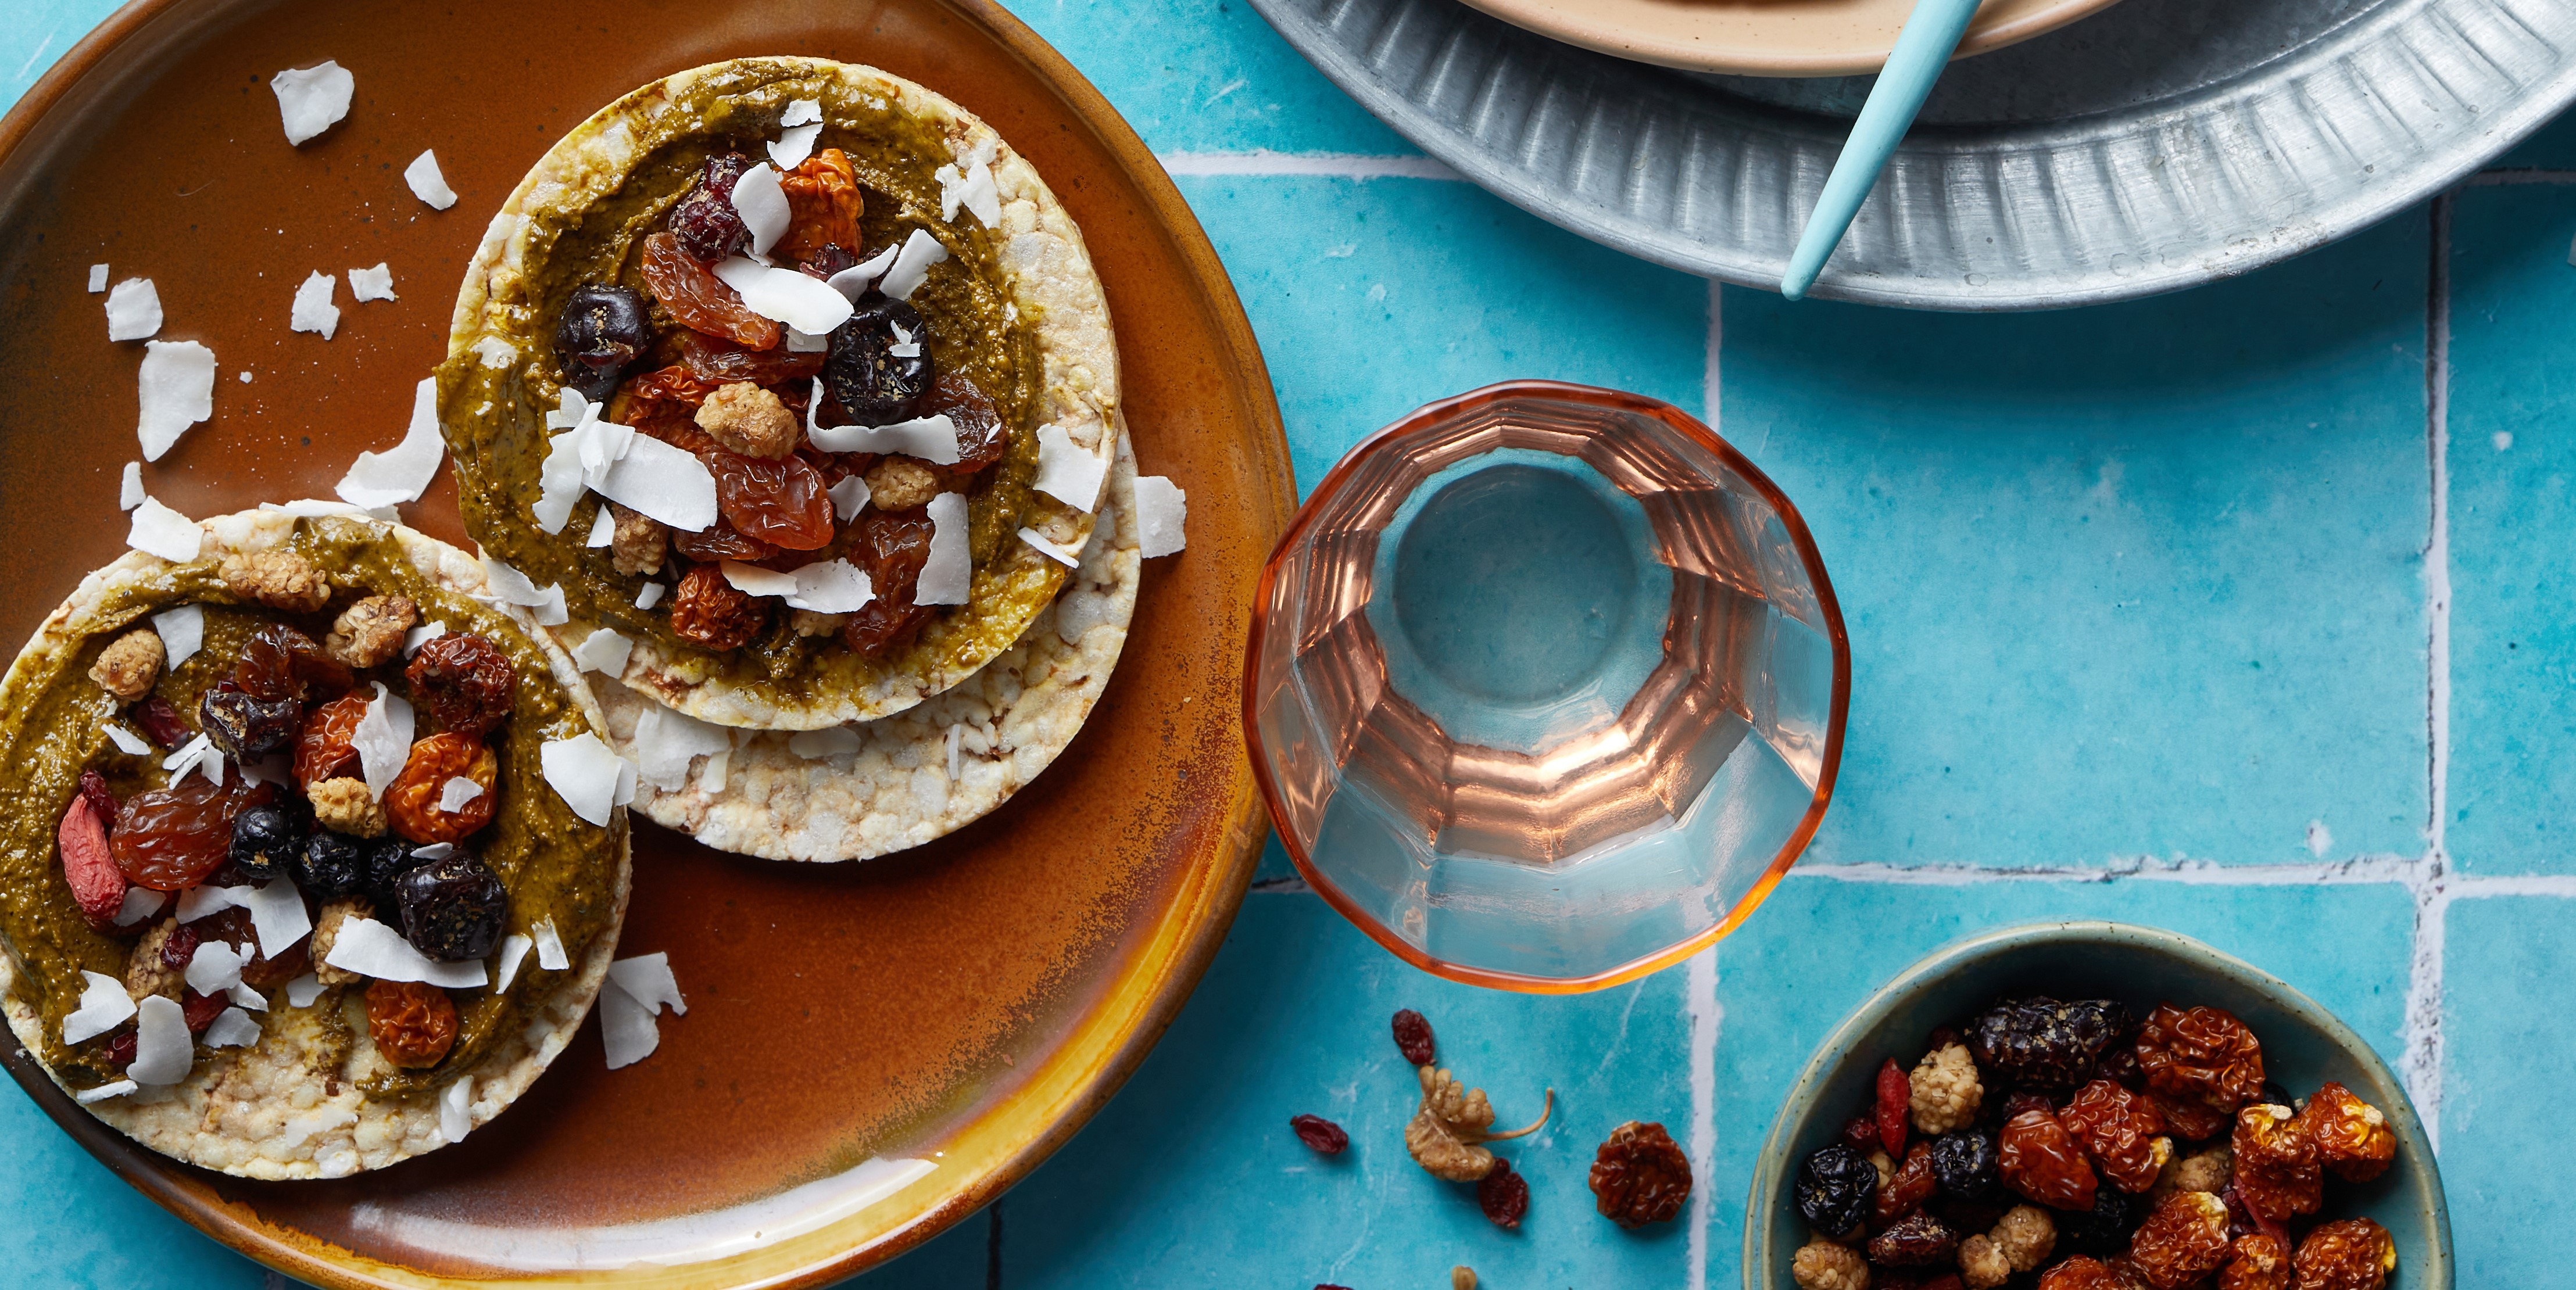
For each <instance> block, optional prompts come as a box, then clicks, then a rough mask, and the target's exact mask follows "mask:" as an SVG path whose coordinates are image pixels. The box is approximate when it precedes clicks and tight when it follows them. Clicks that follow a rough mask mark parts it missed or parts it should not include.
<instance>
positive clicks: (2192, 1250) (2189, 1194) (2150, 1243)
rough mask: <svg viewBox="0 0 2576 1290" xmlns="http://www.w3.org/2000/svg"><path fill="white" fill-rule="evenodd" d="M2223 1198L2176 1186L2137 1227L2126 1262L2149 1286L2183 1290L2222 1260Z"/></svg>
mask: <svg viewBox="0 0 2576 1290" xmlns="http://www.w3.org/2000/svg"><path fill="white" fill-rule="evenodd" d="M2227 1253H2228V1241H2227V1202H2225V1201H2223V1200H2220V1199H2219V1198H2217V1197H2216V1196H2212V1195H2210V1194H2209V1193H2208V1192H2205V1191H2178V1192H2175V1193H2173V1194H2172V1195H2170V1196H2167V1197H2165V1199H2164V1203H2162V1204H2160V1205H2158V1206H2156V1212H2154V1213H2152V1214H2149V1215H2147V1221H2146V1222H2144V1223H2142V1224H2140V1225H2139V1226H2138V1233H2137V1235H2136V1236H2134V1237H2132V1238H2130V1241H2129V1262H2130V1264H2131V1265H2132V1266H2134V1267H2135V1268H2136V1269H2137V1270H2138V1275H2139V1276H2140V1277H2142V1278H2144V1279H2145V1280H2146V1283H2147V1284H2148V1285H2149V1286H2151V1287H2153V1288H2154V1290H2182V1288H2183V1287H2184V1286H2187V1285H2190V1284H2192V1283H2193V1282H2195V1281H2197V1280H2199V1279H2200V1278H2202V1277H2205V1276H2207V1275H2209V1274H2210V1273H2212V1272H2216V1271H2217V1270H2218V1269H2219V1268H2220V1266H2222V1265H2223V1264H2225V1263H2226V1262H2227Z"/></svg>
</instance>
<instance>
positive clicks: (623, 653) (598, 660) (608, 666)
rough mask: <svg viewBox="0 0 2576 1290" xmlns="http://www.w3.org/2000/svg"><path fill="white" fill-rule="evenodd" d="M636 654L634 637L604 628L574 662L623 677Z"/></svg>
mask: <svg viewBox="0 0 2576 1290" xmlns="http://www.w3.org/2000/svg"><path fill="white" fill-rule="evenodd" d="M634 652H635V639H634V638H633V637H631V636H628V635H626V634H625V633H624V632H620V631H617V630H616V629H614V628H609V627H602V628H600V629H599V630H597V631H595V632H592V633H591V634H590V635H588V636H586V637H583V638H582V642H581V644H579V645H575V646H573V648H572V661H573V662H575V663H579V664H581V668H582V670H583V671H585V672H603V673H606V674H607V675H609V676H622V675H624V674H625V672H626V658H627V656H628V655H630V654H632V653H634ZM466 782H467V783H472V782H473V781H471V780H468V781H466ZM443 809H446V810H450V811H452V810H455V809H456V808H455V807H452V806H451V807H446V808H443Z"/></svg>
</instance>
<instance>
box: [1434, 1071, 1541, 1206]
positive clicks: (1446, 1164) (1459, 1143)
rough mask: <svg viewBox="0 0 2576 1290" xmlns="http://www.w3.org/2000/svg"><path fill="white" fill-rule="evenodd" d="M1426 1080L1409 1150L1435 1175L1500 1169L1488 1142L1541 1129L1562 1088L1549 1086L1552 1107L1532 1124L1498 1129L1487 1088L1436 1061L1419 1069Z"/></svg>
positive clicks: (1462, 1177) (1479, 1174)
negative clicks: (1471, 1083)
mask: <svg viewBox="0 0 2576 1290" xmlns="http://www.w3.org/2000/svg"><path fill="white" fill-rule="evenodd" d="M1416 1075H1417V1076H1418V1077H1419V1078H1420V1080H1421V1082H1422V1105H1421V1107H1420V1108H1419V1109H1417V1110H1415V1111H1414V1113H1413V1119H1412V1120H1411V1121H1409V1122H1408V1123H1406V1124H1405V1126H1404V1149H1405V1152H1406V1153H1407V1154H1409V1155H1411V1156H1412V1157H1413V1163H1415V1164H1417V1165H1420V1166H1422V1168H1423V1169H1424V1170H1425V1171H1426V1172H1428V1173H1430V1175H1431V1176H1432V1177H1434V1178H1445V1179H1447V1180H1449V1181H1450V1182H1475V1181H1478V1180H1479V1179H1482V1178H1483V1177H1484V1176H1485V1175H1486V1174H1489V1173H1492V1172H1493V1170H1494V1153H1493V1152H1491V1151H1488V1150H1486V1149H1485V1148H1484V1145H1483V1144H1485V1143H1488V1142H1500V1141H1502V1140H1504V1139H1506V1138H1517V1137H1521V1136H1523V1135H1525V1134H1531V1133H1536V1132H1538V1130H1539V1126H1540V1125H1543V1124H1546V1123H1547V1117H1548V1116H1549V1115H1551V1114H1553V1113H1554V1112H1555V1110H1556V1090H1555V1089H1549V1090H1548V1091H1547V1106H1546V1107H1545V1108H1544V1109H1542V1110H1541V1111H1540V1112H1539V1116H1538V1120H1537V1121H1536V1122H1535V1123H1533V1124H1531V1125H1529V1126H1528V1127H1526V1128H1520V1129H1514V1130H1512V1131H1511V1132H1509V1133H1495V1132H1493V1131H1492V1130H1493V1126H1494V1107H1493V1104H1492V1103H1490V1102H1488V1101H1486V1100H1485V1090H1483V1089H1481V1088H1468V1087H1467V1086H1466V1085H1465V1084H1464V1083H1462V1082H1460V1081H1459V1079H1458V1077H1457V1076H1455V1075H1452V1074H1450V1073H1449V1072H1447V1071H1445V1070H1441V1069H1439V1068H1438V1067H1434V1066H1425V1067H1422V1068H1421V1069H1420V1070H1419V1071H1417V1072H1416Z"/></svg>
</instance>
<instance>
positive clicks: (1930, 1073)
mask: <svg viewBox="0 0 2576 1290" xmlns="http://www.w3.org/2000/svg"><path fill="white" fill-rule="evenodd" d="M1907 1083H1908V1098H1907V1109H1908V1111H1909V1112H1910V1113H1911V1115H1912V1118H1913V1121H1914V1131H1915V1132H1917V1133H1928V1134H1934V1135H1939V1134H1943V1133H1952V1132H1955V1131H1957V1130H1960V1129H1964V1128H1966V1127H1968V1126H1969V1125H1971V1124H1974V1123H1976V1122H1977V1110H1978V1108H1979V1107H1980V1106H1981V1105H1982V1104H1983V1103H1984V1101H1985V1095H1986V1090H1985V1086H1984V1085H1983V1084H1982V1083H1980V1082H1979V1081H1978V1079H1977V1061H1976V1059H1975V1058H1974V1057H1971V1056H1969V1054H1968V1049H1967V1046H1966V1045H1965V1044H1945V1045H1943V1046H1942V1047H1940V1048H1937V1049H1934V1050H1933V1051H1932V1052H1930V1053H1928V1054H1926V1055H1925V1056H1924V1058H1923V1060H1922V1061H1920V1062H1917V1063H1915V1065H1914V1073H1913V1074H1912V1075H1910V1076H1908V1077H1907Z"/></svg>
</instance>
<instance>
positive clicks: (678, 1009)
mask: <svg viewBox="0 0 2576 1290" xmlns="http://www.w3.org/2000/svg"><path fill="white" fill-rule="evenodd" d="M608 979H609V981H610V982H612V983H613V984H615V985H616V986H617V988H618V989H620V990H624V991H625V992H626V993H627V995H628V996H629V997H631V998H633V999H634V1000H635V1001H636V1002H637V1003H640V1004H644V1005H645V1006H647V1007H650V1008H653V1009H655V1010H657V1011H658V1010H660V1009H662V1008H665V1007H668V1008H669V1009H670V1010H671V1011H672V1012H673V1013H674V1014H676V1015H679V1016H683V1017H685V1016H687V1015H689V1005H688V1001H687V1000H684V999H682V998H681V997H680V981H679V978H678V977H675V976H673V975H671V956H670V955H669V954H667V953H664V952H662V951H659V950H656V951H654V952H653V953H651V954H638V955H636V956H635V957H633V958H631V959H619V960H617V961H616V962H614V963H611V964H609V965H608Z"/></svg>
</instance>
